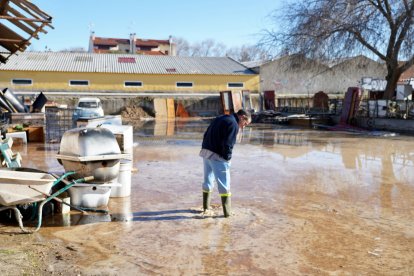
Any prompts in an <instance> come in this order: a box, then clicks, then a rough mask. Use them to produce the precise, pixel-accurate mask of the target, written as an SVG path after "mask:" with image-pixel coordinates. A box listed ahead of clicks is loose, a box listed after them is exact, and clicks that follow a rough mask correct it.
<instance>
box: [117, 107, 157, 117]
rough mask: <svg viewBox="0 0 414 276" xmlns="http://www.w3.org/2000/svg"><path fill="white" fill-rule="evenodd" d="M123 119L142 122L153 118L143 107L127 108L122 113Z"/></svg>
mask: <svg viewBox="0 0 414 276" xmlns="http://www.w3.org/2000/svg"><path fill="white" fill-rule="evenodd" d="M121 116H122V119H126V120H140V119H145V118H153V116H151V115H150V114H148V113H147V112H146V111H145V110H144V109H143V108H142V107H136V106H127V107H125V109H124V110H123V111H122V112H121Z"/></svg>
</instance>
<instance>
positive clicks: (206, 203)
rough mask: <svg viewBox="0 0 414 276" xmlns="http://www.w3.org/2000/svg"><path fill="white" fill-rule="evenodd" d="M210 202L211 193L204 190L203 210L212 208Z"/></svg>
mask: <svg viewBox="0 0 414 276" xmlns="http://www.w3.org/2000/svg"><path fill="white" fill-rule="evenodd" d="M210 202H211V193H209V192H203V211H205V210H207V209H208V208H210Z"/></svg>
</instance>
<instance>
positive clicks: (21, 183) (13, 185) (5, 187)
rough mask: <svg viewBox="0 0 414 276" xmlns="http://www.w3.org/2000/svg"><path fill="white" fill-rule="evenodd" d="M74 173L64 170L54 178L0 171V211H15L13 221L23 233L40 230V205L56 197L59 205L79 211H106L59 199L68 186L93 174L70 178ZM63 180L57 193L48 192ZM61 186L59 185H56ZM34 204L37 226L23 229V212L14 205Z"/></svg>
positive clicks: (44, 173)
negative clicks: (82, 206)
mask: <svg viewBox="0 0 414 276" xmlns="http://www.w3.org/2000/svg"><path fill="white" fill-rule="evenodd" d="M74 174H75V172H66V173H64V174H63V175H62V176H60V177H55V176H54V175H51V174H49V173H47V172H41V171H37V170H29V171H14V170H5V169H3V170H0V211H3V210H7V209H11V210H14V214H15V217H16V220H17V222H18V224H19V227H20V229H21V230H22V231H23V232H24V233H34V232H37V231H39V229H40V227H41V225H42V211H43V206H44V205H45V204H46V203H47V202H49V201H51V200H57V201H60V202H61V203H62V204H66V205H69V206H71V207H72V208H74V209H77V210H79V211H82V212H85V211H97V212H102V211H103V212H106V211H104V210H95V209H90V208H80V207H75V206H72V205H70V204H68V203H65V202H63V201H62V200H60V198H58V196H59V195H60V194H62V193H63V192H65V191H66V190H68V189H69V188H71V187H72V186H73V185H75V184H77V183H84V182H88V181H92V180H93V176H88V177H83V178H78V179H69V178H68V177H70V176H71V175H74ZM59 183H62V184H63V185H62V186H63V187H62V188H59V189H58V190H57V191H56V192H54V193H52V194H49V192H50V191H51V190H52V188H53V187H57V185H58V184H59ZM59 186H61V185H59ZM31 203H37V206H38V207H37V226H36V228H35V229H30V230H29V229H26V228H25V227H24V226H23V221H22V218H23V216H22V214H21V213H20V211H19V209H18V208H17V206H18V205H22V204H31Z"/></svg>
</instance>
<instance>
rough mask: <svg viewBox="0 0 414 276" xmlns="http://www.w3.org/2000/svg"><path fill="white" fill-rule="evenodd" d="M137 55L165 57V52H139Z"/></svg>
mask: <svg viewBox="0 0 414 276" xmlns="http://www.w3.org/2000/svg"><path fill="white" fill-rule="evenodd" d="M137 54H139V55H148V56H165V54H164V53H163V52H160V51H142V50H138V51H137Z"/></svg>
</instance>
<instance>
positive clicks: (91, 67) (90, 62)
mask: <svg viewBox="0 0 414 276" xmlns="http://www.w3.org/2000/svg"><path fill="white" fill-rule="evenodd" d="M6 70H13V71H46V72H99V73H131V74H171V75H175V74H196V75H199V74H202V75H255V73H254V72H253V71H251V70H250V69H248V68H246V67H245V66H243V65H242V64H240V63H239V62H237V61H235V60H233V59H231V58H228V57H176V56H149V55H148V56H146V55H129V54H95V53H68V52H24V53H20V54H18V55H17V56H12V57H10V59H9V60H8V62H7V63H6V64H0V71H6Z"/></svg>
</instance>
